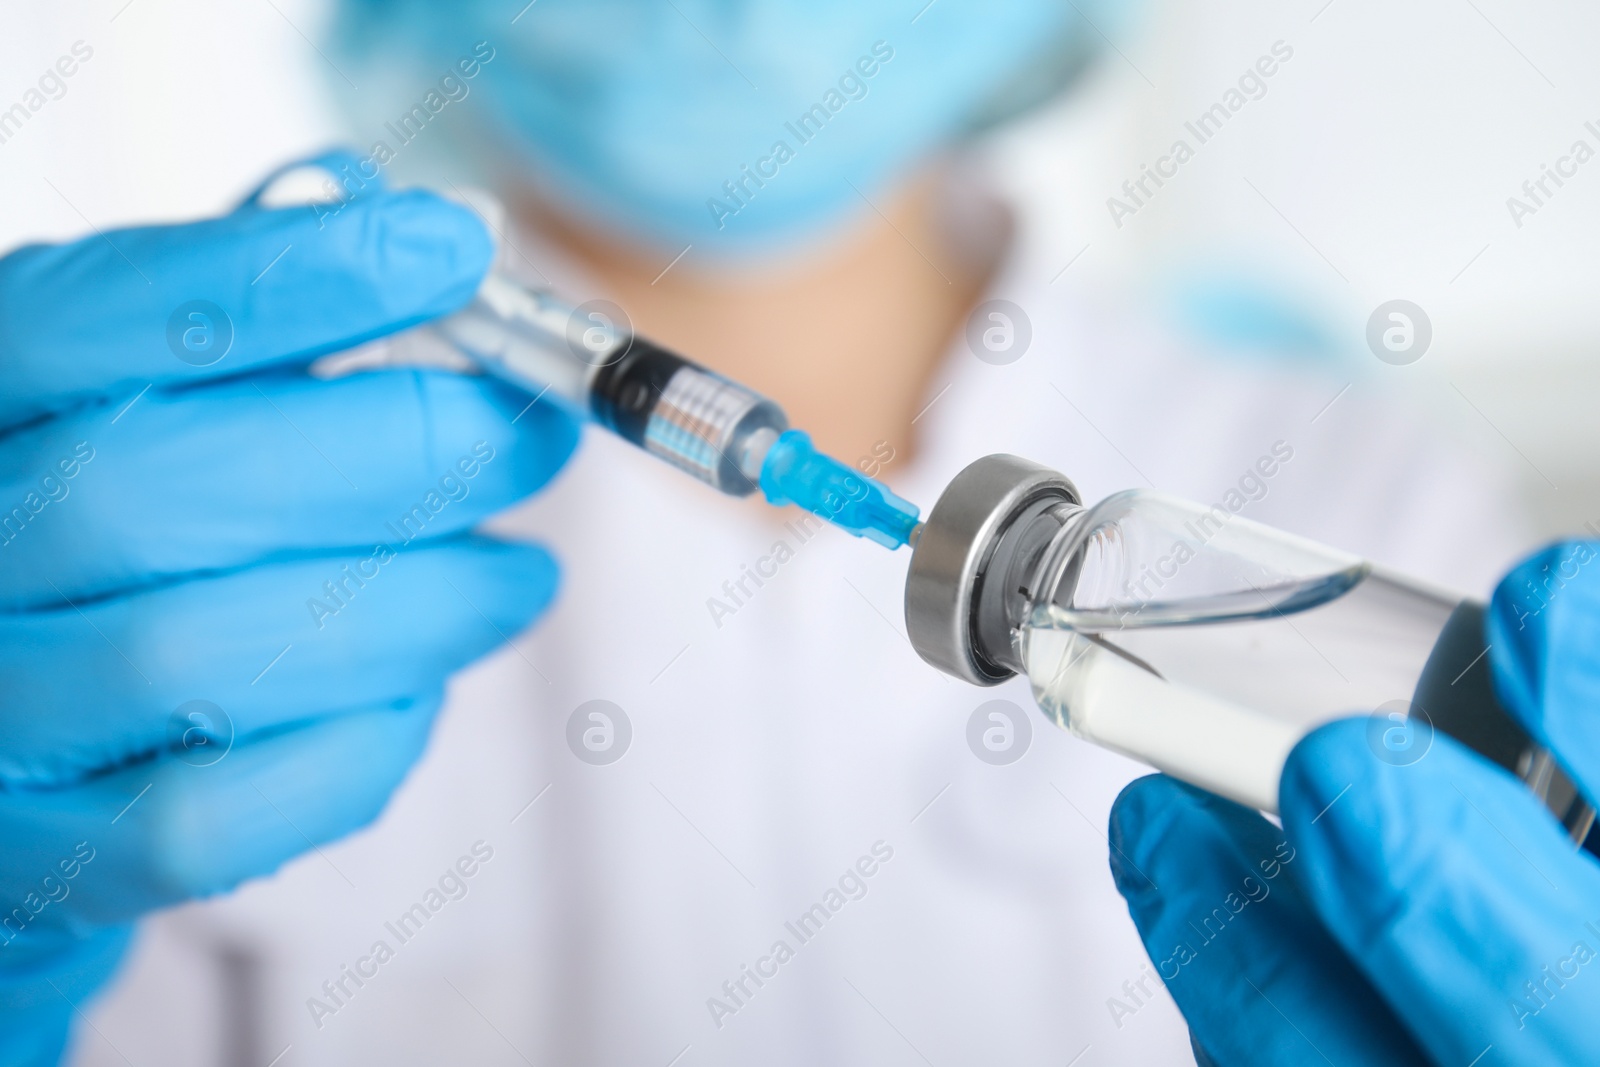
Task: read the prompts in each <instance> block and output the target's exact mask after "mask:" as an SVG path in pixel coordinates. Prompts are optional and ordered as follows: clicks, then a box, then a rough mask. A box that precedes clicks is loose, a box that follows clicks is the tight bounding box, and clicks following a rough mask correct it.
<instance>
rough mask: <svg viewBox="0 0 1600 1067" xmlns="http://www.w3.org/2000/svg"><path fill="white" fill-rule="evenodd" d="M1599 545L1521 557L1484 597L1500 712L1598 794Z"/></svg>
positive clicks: (1566, 546)
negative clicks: (1502, 708) (1487, 599)
mask: <svg viewBox="0 0 1600 1067" xmlns="http://www.w3.org/2000/svg"><path fill="white" fill-rule="evenodd" d="M1597 561H1600V542H1595V541H1568V542H1565V543H1563V544H1557V545H1551V546H1550V547H1549V548H1546V549H1544V550H1543V551H1541V552H1539V553H1537V554H1536V555H1533V556H1531V557H1529V558H1528V559H1527V560H1525V561H1524V562H1523V563H1521V564H1519V565H1518V566H1517V567H1516V568H1515V569H1514V570H1512V572H1511V573H1510V574H1508V575H1506V577H1505V579H1504V580H1502V581H1501V583H1500V585H1499V587H1498V588H1497V589H1496V590H1495V592H1494V599H1493V600H1492V601H1491V602H1490V607H1489V620H1488V626H1487V631H1488V638H1489V667H1490V670H1491V671H1492V672H1493V673H1494V681H1495V688H1496V691H1497V692H1498V693H1499V695H1500V699H1501V701H1502V702H1503V703H1504V704H1505V705H1506V707H1507V709H1508V710H1510V712H1511V713H1512V714H1513V715H1515V716H1516V717H1517V719H1518V720H1519V721H1520V722H1521V723H1522V725H1523V727H1524V728H1525V729H1526V730H1527V731H1528V733H1530V734H1531V735H1533V737H1534V738H1535V739H1536V740H1538V742H1539V743H1540V744H1542V745H1544V746H1545V747H1546V748H1548V749H1549V750H1550V751H1551V752H1553V753H1554V754H1555V755H1556V757H1557V759H1559V760H1560V762H1561V763H1562V765H1563V766H1564V767H1565V768H1566V770H1567V772H1568V773H1569V774H1570V775H1571V776H1572V778H1573V780H1574V781H1575V782H1576V783H1577V784H1578V787H1579V789H1580V790H1581V791H1582V792H1583V794H1584V795H1585V796H1586V797H1588V798H1589V800H1590V801H1591V802H1592V801H1594V800H1596V799H1600V715H1596V714H1595V709H1596V708H1600V566H1595V564H1596V562H1597Z"/></svg>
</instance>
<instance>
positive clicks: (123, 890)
mask: <svg viewBox="0 0 1600 1067" xmlns="http://www.w3.org/2000/svg"><path fill="white" fill-rule="evenodd" d="M440 699H441V698H440V695H439V694H438V693H437V692H435V693H431V694H427V695H423V696H417V697H414V698H406V699H402V700H398V701H394V702H392V703H390V704H389V705H386V706H378V707H370V708H365V709H361V710H357V711H352V712H350V713H349V714H346V715H341V716H338V717H337V718H331V719H320V720H315V721H312V722H306V723H301V724H298V725H296V726H293V727H290V728H287V729H284V730H281V731H278V732H275V733H271V734H266V735H263V736H260V737H257V738H255V739H253V740H251V741H248V742H246V743H243V744H239V745H236V746H234V748H233V749H232V750H230V751H229V752H228V753H227V754H226V755H225V756H224V757H223V758H221V759H220V760H218V761H217V762H215V763H211V764H208V765H204V766H194V765H191V764H188V763H185V762H183V761H182V760H179V759H176V758H173V757H172V756H171V755H170V754H169V755H164V756H163V757H161V758H159V759H153V760H146V761H142V762H139V763H135V764H133V765H131V766H128V767H124V768H123V769H121V770H118V771H115V772H113V773H111V774H107V775H103V776H101V777H99V778H95V779H92V780H90V781H88V782H84V783H81V784H79V785H75V786H72V787H69V788H65V789H58V790H57V789H52V790H42V791H32V790H25V791H20V792H7V793H0V837H3V839H4V840H5V841H6V843H7V852H8V859H7V863H6V864H5V867H4V869H3V870H0V889H3V890H4V892H5V893H6V897H5V899H7V900H24V899H26V897H27V895H28V894H30V893H32V894H34V896H35V898H38V899H44V900H48V901H49V902H48V903H45V904H43V905H42V906H40V907H39V909H38V911H37V912H35V913H33V914H32V915H31V916H30V919H29V922H28V923H27V924H25V925H24V927H23V929H22V931H21V933H23V934H25V935H27V934H28V933H29V931H30V930H33V934H32V936H40V935H43V934H44V932H45V931H48V930H50V929H51V928H53V927H54V928H59V927H61V926H62V925H63V924H68V925H74V924H75V925H77V926H79V927H80V928H81V926H83V925H84V924H93V925H109V924H115V923H122V922H127V921H129V920H131V919H134V918H137V917H138V916H140V915H141V914H143V913H145V912H148V911H150V910H152V909H155V908H159V907H163V906H166V905H168V904H173V903H177V902H179V901H184V900H191V899H195V898H198V897H206V896H210V895H211V894H214V893H221V892H224V891H226V890H228V889H231V888H233V887H234V886H236V885H238V884H239V883H240V882H241V881H243V880H245V879H247V878H254V877H258V876H260V875H265V874H270V873H272V872H273V871H275V870H277V869H278V867H279V866H281V865H282V864H283V863H285V862H286V861H288V860H290V859H293V858H294V857H295V856H298V855H300V854H301V853H302V852H305V851H307V850H308V849H311V848H314V847H315V846H317V845H321V844H324V843H326V842H328V841H333V840H335V839H337V838H340V837H343V836H344V835H346V834H348V833H350V832H351V831H353V830H356V829H359V828H360V827H362V826H365V825H366V824H367V823H369V822H371V821H372V820H373V819H375V818H376V817H377V816H378V814H379V813H380V812H381V811H382V810H383V807H384V805H385V804H386V803H387V802H388V799H389V796H390V794H391V793H392V792H393V791H394V790H395V788H396V787H397V786H398V785H399V784H400V782H401V781H402V779H404V777H405V775H406V772H407V771H408V770H409V769H410V768H411V766H412V764H413V763H415V762H416V760H417V757H418V756H420V755H421V753H422V750H423V748H424V746H425V745H426V742H427V738H428V731H429V729H430V727H431V725H432V723H433V718H434V714H435V712H436V711H437V710H438V708H439V704H440ZM63 860H65V861H68V863H67V865H66V866H63V865H62V861H63ZM325 862H326V861H325ZM335 870H337V871H339V873H340V874H341V876H343V877H345V878H346V879H347V880H348V879H350V878H351V877H352V873H353V872H349V871H343V870H339V869H338V868H335ZM68 871H71V872H72V874H71V875H70V876H69V875H68V874H67V872H68ZM46 877H48V878H49V879H50V880H49V882H48V883H47V882H46V881H45V879H46ZM352 884H354V885H356V886H357V888H358V889H359V888H360V885H359V883H357V882H352ZM19 894H20V895H19ZM52 897H54V898H55V899H50V898H52ZM34 924H37V929H35V928H34Z"/></svg>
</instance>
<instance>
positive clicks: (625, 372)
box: [427, 271, 917, 549]
mask: <svg viewBox="0 0 1600 1067" xmlns="http://www.w3.org/2000/svg"><path fill="white" fill-rule="evenodd" d="M621 318H622V315H621V313H620V309H617V308H615V306H614V305H609V304H605V303H604V302H600V301H595V302H592V303H590V304H584V305H579V306H577V307H574V306H573V305H571V304H569V303H568V302H566V301H564V300H562V299H561V298H560V297H558V296H556V295H555V294H554V293H552V292H550V291H548V290H543V289H535V288H530V287H528V286H525V285H523V284H521V283H520V282H518V281H516V280H515V279H513V278H511V277H509V276H507V275H506V274H504V273H500V272H498V271H491V272H490V274H489V276H488V277H487V278H485V279H484V281H483V284H482V285H481V286H480V287H479V289H478V293H477V296H476V297H475V298H474V299H473V301H472V303H471V304H469V305H468V306H467V307H466V308H464V309H462V310H461V311H458V312H456V313H455V314H453V315H450V316H447V317H445V318H443V319H439V320H437V321H435V322H433V323H431V324H430V325H429V326H428V327H427V329H429V330H431V331H432V332H434V333H435V334H437V335H438V336H440V337H442V338H443V339H445V340H446V341H447V342H449V344H450V345H451V346H452V347H453V348H455V349H457V350H458V351H460V352H461V353H463V354H464V355H466V356H467V357H468V358H469V359H470V360H471V361H472V362H473V363H475V364H476V365H477V366H478V367H480V368H481V369H482V370H483V371H484V372H485V373H488V374H491V375H493V376H494V377H496V378H498V379H500V380H501V381H504V382H507V383H509V384H511V385H514V386H517V387H518V388H520V389H523V390H525V391H526V392H528V393H529V394H530V395H531V396H534V397H535V398H537V399H538V400H540V401H544V400H550V401H553V402H555V403H558V404H560V405H561V406H562V407H563V408H564V409H565V410H566V411H567V412H568V413H569V414H571V415H574V416H576V417H578V418H581V419H589V420H593V421H594V422H596V423H598V424H599V425H601V426H603V427H605V428H606V429H608V430H610V431H612V432H613V433H615V434H616V435H617V436H619V437H621V438H623V439H624V440H627V441H631V442H632V443H634V444H636V445H638V446H639V447H640V448H643V449H644V450H645V451H647V452H650V453H652V454H653V455H655V456H658V457H659V458H661V459H664V460H666V461H667V462H668V463H670V464H672V465H673V466H675V467H677V468H678V469H679V470H682V471H685V472H687V473H689V474H692V475H693V476H694V477H696V478H698V479H699V480H700V481H702V482H704V483H706V484H707V485H709V486H711V487H712V488H714V489H718V490H720V491H722V492H724V493H727V494H729V495H731V496H748V495H749V494H751V493H753V492H755V490H756V489H757V488H760V490H761V492H762V494H763V495H764V496H765V498H766V500H767V502H768V503H770V504H773V505H777V506H782V505H786V504H795V505H798V506H799V507H802V508H805V509H806V510H807V511H810V512H812V513H813V514H815V515H817V516H818V517H820V518H823V519H826V520H827V521H828V522H830V523H832V524H833V525H835V526H837V527H839V528H840V529H842V530H845V531H847V532H849V533H852V534H854V535H856V536H857V537H866V538H869V539H871V540H873V541H876V542H878V543H879V544H880V545H883V546H885V547H886V548H890V549H895V548H899V547H900V546H901V545H903V544H906V543H907V542H909V541H910V540H912V537H913V531H914V530H915V529H916V527H917V507H916V505H914V504H912V503H910V502H908V501H906V500H903V499H901V498H900V497H898V496H896V495H895V494H893V493H891V492H890V491H889V489H888V488H887V487H886V486H884V485H883V484H882V483H881V482H878V481H876V480H875V479H872V478H869V477H867V476H866V475H865V474H863V473H861V472H860V471H857V470H855V469H853V468H852V467H849V466H847V465H846V464H844V463H841V462H840V461H838V460H836V459H834V458H832V457H831V456H827V455H825V454H823V453H821V452H818V451H817V450H816V449H815V448H813V447H812V444H811V438H810V437H809V436H808V435H807V434H806V433H804V432H803V431H801V430H791V429H789V420H788V418H787V417H786V416H785V415H784V413H783V409H781V408H780V407H778V405H777V404H775V403H773V402H772V401H771V400H768V399H767V398H766V397H764V396H761V395H760V394H758V393H756V392H755V391H753V390H751V389H748V388H746V387H745V386H743V385H740V384H739V383H738V382H735V381H731V380H729V379H728V378H724V377H723V376H722V375H720V374H716V373H714V372H712V371H709V370H706V369H705V368H704V367H700V366H697V365H695V364H694V363H691V362H690V361H689V360H687V359H684V358H683V357H682V356H679V355H677V354H675V353H673V352H669V351H668V350H666V349H665V348H662V347H660V346H659V345H656V344H653V343H651V342H650V341H647V340H645V339H644V338H642V337H640V336H638V335H637V334H635V333H633V332H632V331H631V329H629V328H627V326H626V324H624V323H622V322H619V319H621Z"/></svg>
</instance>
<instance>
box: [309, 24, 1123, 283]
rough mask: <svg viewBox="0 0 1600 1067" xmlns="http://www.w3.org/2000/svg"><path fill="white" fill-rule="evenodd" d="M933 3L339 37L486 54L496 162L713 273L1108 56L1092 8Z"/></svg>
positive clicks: (607, 225)
mask: <svg viewBox="0 0 1600 1067" xmlns="http://www.w3.org/2000/svg"><path fill="white" fill-rule="evenodd" d="M925 2H926V0H904V2H896V3H885V2H881V0H876V2H874V0H809V2H797V0H789V2H781V3H780V2H775V0H768V2H757V0H536V2H535V3H532V4H530V5H529V6H528V7H527V8H525V9H523V10H522V11H521V13H520V14H518V11H517V8H518V6H519V5H518V3H516V2H512V0H494V2H492V3H491V2H488V0H464V2H459V3H445V2H443V0H438V2H430V0H345V3H344V5H343V9H342V11H341V17H340V19H339V23H338V27H339V28H338V35H339V37H340V39H341V42H342V44H343V47H344V48H345V50H346V52H347V53H349V54H355V55H363V56H365V57H366V58H368V59H369V60H372V61H374V62H375V63H387V64H390V65H392V64H393V63H394V62H395V60H396V57H400V56H404V57H406V58H407V61H410V60H424V61H426V62H427V63H430V64H432V65H433V66H439V65H440V64H445V65H450V64H453V63H455V62H456V61H457V60H458V59H459V58H461V57H465V56H469V55H471V54H472V53H473V51H474V48H475V47H478V52H479V55H480V56H481V55H482V54H485V53H486V52H491V53H492V55H493V58H492V59H490V60H489V61H488V62H484V63H481V64H480V66H481V69H480V70H479V71H478V73H477V74H476V76H475V78H474V82H475V84H471V89H472V92H473V93H474V94H475V95H477V96H478V98H479V99H478V103H477V104H476V105H468V104H467V103H466V102H465V101H463V102H462V103H461V104H460V105H456V104H452V105H451V106H460V107H467V106H479V107H481V108H483V109H484V111H485V113H486V115H487V116H488V117H489V118H490V120H491V121H490V122H489V123H488V124H487V125H488V126H489V128H491V129H492V130H494V131H495V132H494V135H493V136H491V137H489V138H487V140H490V141H492V142H493V144H494V147H495V149H496V150H498V151H501V152H506V153H510V154H511V155H512V156H513V157H514V158H516V160H517V163H518V165H519V167H521V168H524V169H526V170H527V171H529V172H530V173H531V175H532V178H533V180H534V182H535V183H536V184H537V186H538V188H539V189H540V191H541V193H542V194H543V195H545V196H546V197H548V198H551V199H554V200H555V201H557V202H558V203H560V204H562V205H563V206H564V207H565V208H566V209H567V210H570V211H572V212H574V213H577V214H578V215H580V216H581V217H583V218H584V219H585V221H587V222H588V223H589V224H590V225H595V226H599V227H601V228H603V229H605V230H608V231H610V232H613V233H615V234H618V235H620V236H622V237H623V238H625V239H627V240H629V241H632V242H635V243H639V242H644V243H648V244H653V245H656V246H659V247H660V248H661V249H662V250H665V251H668V252H672V253H676V252H677V251H679V250H681V249H682V248H684V247H685V246H687V245H693V246H694V247H695V249H696V250H697V256H700V255H706V256H713V257H715V256H717V255H738V254H740V253H746V252H749V251H751V250H763V251H764V250H770V249H772V248H774V247H784V246H788V245H790V244H792V243H794V242H796V241H800V240H807V239H814V238H816V237H818V236H820V235H823V234H825V233H827V232H829V231H830V230H831V229H832V228H833V227H835V226H838V225H841V224H843V223H844V222H845V221H847V220H849V219H851V218H853V217H856V216H858V215H861V214H869V213H870V212H871V211H872V210H873V208H872V205H871V204H869V203H868V201H871V202H872V203H873V204H879V205H881V203H882V202H881V200H880V197H881V196H883V195H884V193H885V190H886V189H887V188H888V187H889V186H891V185H892V184H893V183H894V182H895V181H896V180H897V179H899V178H902V177H904V176H905V175H906V174H907V173H908V172H909V171H911V170H912V169H914V168H915V167H916V166H917V165H918V164H919V163H922V162H923V161H925V160H926V159H927V158H929V157H930V156H931V155H933V154H935V153H937V152H938V151H939V150H940V149H941V148H943V147H945V146H947V145H948V144H949V143H951V142H952V141H954V140H956V139H958V138H960V137H962V136H964V135H965V134H967V133H969V132H970V131H972V130H973V129H974V128H975V127H977V126H981V125H983V124H986V123H988V122H991V121H992V120H993V119H994V117H995V115H996V113H997V111H1003V110H1007V109H1013V108H1014V107H1015V106H1016V105H1017V104H1019V103H1023V102H1027V101H1028V99H1029V98H1038V97H1039V96H1041V95H1047V94H1048V92H1049V91H1050V90H1051V89H1053V88H1055V87H1058V86H1059V84H1060V83H1062V82H1064V80H1065V79H1066V77H1067V76H1068V75H1070V73H1072V72H1073V71H1074V70H1075V69H1076V68H1077V67H1078V66H1081V64H1082V60H1083V58H1084V57H1085V56H1086V55H1087V54H1088V52H1089V46H1090V44H1091V43H1092V42H1094V41H1097V40H1098V37H1097V35H1096V32H1095V29H1094V28H1093V27H1091V26H1090V25H1089V23H1088V22H1087V21H1086V20H1085V18H1084V16H1083V15H1082V14H1079V10H1080V8H1081V9H1082V10H1083V11H1085V12H1087V14H1088V15H1089V17H1090V18H1094V17H1096V14H1097V11H1098V5H1092V4H1089V3H1088V2H1087V0H1082V2H1081V3H1080V5H1078V7H1075V6H1074V5H1072V4H1067V3H1063V2H1062V0H984V2H982V3H975V2H973V0H933V2H932V3H928V4H927V6H926V7H923V4H924V3H925ZM513 16H515V21H513ZM1102 25H1103V23H1102ZM479 42H484V43H485V44H484V45H482V46H479ZM429 69H430V68H428V67H418V68H417V71H418V76H419V79H420V78H421V76H422V75H423V74H425V73H427V72H428V70H429ZM440 69H443V68H442V67H441V68H440ZM419 85H420V81H419Z"/></svg>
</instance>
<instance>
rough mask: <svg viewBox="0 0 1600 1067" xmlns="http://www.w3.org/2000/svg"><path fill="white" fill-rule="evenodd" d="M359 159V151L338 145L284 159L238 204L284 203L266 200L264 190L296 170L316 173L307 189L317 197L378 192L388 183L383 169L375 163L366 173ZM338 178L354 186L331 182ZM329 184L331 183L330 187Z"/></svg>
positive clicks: (269, 205) (274, 204) (304, 203)
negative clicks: (310, 153) (310, 154)
mask: <svg viewBox="0 0 1600 1067" xmlns="http://www.w3.org/2000/svg"><path fill="white" fill-rule="evenodd" d="M361 162H362V157H361V155H360V154H359V153H357V152H355V151H353V150H351V149H349V148H346V147H343V146H341V147H337V148H329V149H326V150H325V151H322V152H318V153H317V154H316V155H312V156H307V157H305V158H304V159H297V160H295V161H293V162H291V163H285V164H284V165H283V166H281V167H279V168H278V169H277V170H274V171H273V172H272V173H271V174H268V175H267V176H266V177H265V178H263V179H261V182H260V184H258V185H257V186H256V187H255V188H254V189H252V190H250V192H249V194H247V195H246V196H245V198H244V200H243V201H242V202H241V203H240V205H239V206H240V207H252V206H262V207H280V206H283V205H281V204H276V203H267V202H266V201H265V198H264V194H265V193H266V192H267V190H269V189H271V188H272V187H273V186H274V185H275V184H276V183H277V182H278V180H279V179H280V178H282V177H283V176H284V175H286V174H294V173H297V172H300V173H305V174H307V175H308V176H312V175H317V181H316V185H315V186H313V187H311V188H310V189H309V190H307V191H309V192H313V193H315V194H316V195H317V196H318V197H324V198H325V197H328V196H330V195H332V194H334V193H337V194H338V195H339V196H340V198H341V199H344V198H348V197H353V196H355V195H358V194H365V193H371V192H377V191H378V190H380V189H383V188H385V186H386V184H387V183H385V182H384V180H383V171H382V170H380V169H378V168H377V167H373V168H372V170H373V173H372V174H371V176H368V175H367V174H366V173H364V170H365V168H363V167H362V165H361ZM317 172H321V174H320V175H318V174H317ZM341 178H342V180H344V181H347V182H349V183H350V185H352V186H354V188H340V187H339V186H338V185H335V184H333V183H335V182H337V181H339V180H340V179H341ZM358 183H359V184H358ZM330 185H332V186H333V187H332V188H330ZM309 199H310V198H301V199H299V200H297V201H296V203H298V204H300V205H301V206H305V205H306V204H308V203H309Z"/></svg>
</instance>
